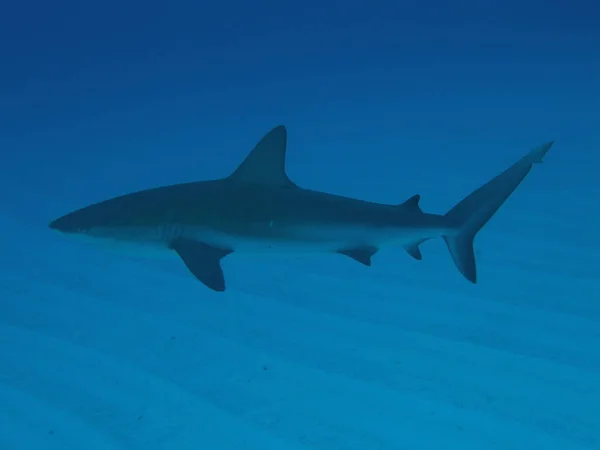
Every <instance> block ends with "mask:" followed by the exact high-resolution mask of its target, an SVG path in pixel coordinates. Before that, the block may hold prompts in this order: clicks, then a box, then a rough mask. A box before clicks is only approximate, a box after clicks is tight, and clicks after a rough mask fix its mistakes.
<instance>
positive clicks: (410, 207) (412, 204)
mask: <svg viewBox="0 0 600 450" xmlns="http://www.w3.org/2000/svg"><path fill="white" fill-rule="evenodd" d="M419 201H421V196H420V195H419V194H417V195H413V196H412V197H411V198H409V199H408V200H406V201H405V202H404V203H400V204H399V205H398V208H403V209H404V210H405V211H409V212H421V213H422V212H423V211H422V210H421V207H420V206H419Z"/></svg>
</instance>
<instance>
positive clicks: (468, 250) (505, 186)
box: [444, 141, 554, 283]
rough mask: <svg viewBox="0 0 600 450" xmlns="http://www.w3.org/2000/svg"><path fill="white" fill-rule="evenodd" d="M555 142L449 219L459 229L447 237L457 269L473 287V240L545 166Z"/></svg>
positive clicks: (496, 180)
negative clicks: (533, 169) (525, 181)
mask: <svg viewBox="0 0 600 450" xmlns="http://www.w3.org/2000/svg"><path fill="white" fill-rule="evenodd" d="M552 144H554V141H551V142H548V143H546V144H543V145H541V146H539V147H537V148H535V149H533V150H532V151H530V152H529V153H528V154H527V155H525V156H524V157H523V158H521V159H520V160H519V161H518V162H516V163H515V164H514V165H512V166H511V167H509V168H508V169H506V170H505V171H504V172H502V173H501V174H500V175H498V176H496V177H495V178H494V179H492V180H491V181H489V182H488V183H487V184H485V185H483V186H481V187H480V188H479V189H477V190H476V191H474V192H472V193H471V194H469V195H468V196H467V197H465V198H464V199H463V200H461V201H460V202H459V203H458V204H457V205H456V206H455V207H454V208H452V209H451V210H450V211H449V212H448V213H447V214H446V217H447V219H448V221H449V222H450V223H452V224H457V225H458V227H459V230H458V233H457V234H455V235H451V236H444V240H445V241H446V245H447V246H448V250H449V251H450V254H451V255H452V259H453V261H454V264H455V265H456V268H457V269H458V270H459V271H460V273H462V274H463V276H464V277H465V278H466V279H467V280H469V281H470V282H472V283H476V282H477V268H476V264H475V253H474V250H473V240H474V238H475V235H476V234H477V233H478V232H479V230H481V228H482V227H483V226H484V225H485V224H486V223H487V222H488V221H489V220H490V219H491V218H492V216H493V215H494V214H495V213H496V211H498V209H499V208H500V206H502V204H503V203H504V202H505V201H506V199H507V198H508V197H509V196H510V195H511V194H512V193H513V191H514V190H515V189H516V188H517V186H518V185H519V184H520V183H521V181H523V179H524V178H525V177H526V176H527V174H528V173H529V171H530V170H531V167H532V166H533V164H536V163H541V162H542V159H543V158H544V156H545V155H546V153H547V152H548V150H550V147H552Z"/></svg>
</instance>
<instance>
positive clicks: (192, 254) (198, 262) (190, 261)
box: [170, 239, 232, 292]
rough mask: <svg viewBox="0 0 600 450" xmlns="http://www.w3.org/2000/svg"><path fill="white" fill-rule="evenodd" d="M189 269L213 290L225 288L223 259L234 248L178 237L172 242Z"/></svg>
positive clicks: (173, 247)
mask: <svg viewBox="0 0 600 450" xmlns="http://www.w3.org/2000/svg"><path fill="white" fill-rule="evenodd" d="M170 247H171V249H173V250H174V251H175V252H176V253H177V254H178V255H179V257H180V258H181V259H182V261H183V262H184V264H185V265H186V267H187V268H188V270H189V271H190V272H191V273H192V275H194V276H195V277H196V278H197V279H198V280H199V281H201V282H202V283H203V284H204V285H205V286H206V287H208V288H210V289H212V290H213V291H217V292H223V291H224V290H225V276H224V275H223V269H222V268H221V259H223V258H224V257H225V256H227V255H229V254H230V253H232V250H226V249H222V248H216V247H213V246H211V245H208V244H205V243H203V242H199V241H195V240H192V239H177V240H176V241H173V242H172V243H171V246H170Z"/></svg>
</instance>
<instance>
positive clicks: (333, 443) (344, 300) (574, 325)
mask: <svg viewBox="0 0 600 450" xmlns="http://www.w3.org/2000/svg"><path fill="white" fill-rule="evenodd" d="M526 203H527V202H525V201H524V202H523V205H525V204H526ZM537 207H538V209H539V210H540V211H538V212H541V211H542V210H543V205H541V206H540V205H538V206H537ZM515 213H517V214H518V213H519V211H518V204H516V203H515V204H513V206H511V207H509V206H506V207H505V209H503V210H501V214H499V217H498V219H494V221H493V222H492V223H490V224H489V225H488V227H486V229H485V230H484V231H483V232H482V233H481V235H480V236H479V237H478V239H477V241H476V248H477V252H478V268H479V274H480V282H479V284H478V285H476V286H472V285H470V284H469V283H467V282H466V281H465V280H463V279H462V278H461V277H460V275H459V274H458V272H457V271H456V270H455V268H454V267H453V265H452V262H451V260H450V257H449V255H448V254H447V252H446V249H445V246H444V244H443V242H441V241H431V242H427V243H426V244H424V245H423V248H422V251H423V254H424V260H423V261H420V262H419V261H414V260H412V259H411V258H410V257H408V256H407V255H406V254H405V253H404V252H403V250H402V249H394V248H389V249H384V250H382V251H381V253H380V254H378V255H377V256H376V257H375V258H374V266H373V267H371V268H364V267H362V266H360V265H359V264H356V263H354V262H353V261H351V260H349V259H346V258H344V257H341V256H339V255H331V256H326V255H325V256H315V257H312V256H311V257H301V258H296V257H284V256H277V257H269V258H267V257H261V258H260V259H256V258H250V257H248V256H240V255H232V256H230V257H228V258H226V259H225V260H224V264H223V266H224V269H225V273H226V277H227V281H228V286H229V290H228V292H226V293H224V294H217V293H213V292H210V291H208V290H207V289H205V288H204V286H202V285H201V284H200V283H198V282H197V281H196V280H194V279H193V278H192V277H191V275H190V274H189V273H188V272H187V269H186V268H185V267H184V266H183V264H182V263H181V262H179V261H178V260H177V259H175V258H170V259H169V258H168V259H165V260H155V259H143V258H133V257H129V256H126V255H119V254H116V253H113V252H106V251H102V250H99V249H96V248H93V247H89V246H87V245H82V244H78V243H76V242H71V241H70V240H68V239H66V238H64V237H61V236H59V235H57V234H54V233H52V232H51V231H49V230H47V229H46V228H45V224H41V225H40V226H34V225H31V224H29V225H25V224H24V223H23V222H21V221H19V220H18V219H16V218H14V216H13V217H1V218H0V229H2V233H1V238H0V239H1V248H2V252H0V269H1V270H0V368H1V370H0V449H3V450H4V449H6V450H29V449H36V450H40V449H44V450H54V449H74V450H82V449H85V450H96V449H98V450H100V449H102V450H125V449H127V450H135V449H144V450H154V449H169V450H171V449H178V450H186V449H190V450H191V449H194V450H197V449H211V450H219V449H257V450H268V449H277V450H286V449H290V450H296V449H365V450H379V449H382V450H383V449H394V450H399V449H407V450H424V449H428V450H429V449H436V450H439V449H452V448H459V449H461V450H467V449H477V450H481V449H498V450H510V449H519V450H537V449H540V450H554V449H569V450H580V449H581V450H583V449H588V450H589V449H600V296H599V295H598V293H599V292H600V258H598V252H597V249H598V248H599V247H598V246H593V245H592V246H590V245H588V246H586V245H584V242H589V239H591V238H592V236H593V238H595V239H596V240H597V236H596V235H595V234H596V233H597V228H596V231H595V232H592V231H593V230H591V229H588V230H587V231H588V232H589V233H590V236H589V237H588V236H585V235H582V232H581V230H578V229H577V226H578V223H577V221H573V220H567V219H564V220H563V218H561V217H556V216H553V217H551V218H548V217H546V218H544V217H543V216H541V217H540V218H539V219H531V220H529V221H524V220H521V221H520V223H519V227H520V228H519V227H517V226H515V225H514V221H513V222H511V214H515ZM521 213H523V215H522V216H521V217H532V216H531V215H527V214H526V213H527V211H521ZM529 213H531V211H529ZM500 216H502V217H503V218H500ZM503 223H506V224H510V223H513V226H512V228H511V227H503ZM542 228H543V230H545V232H543V233H541V232H540V231H539V230H540V229H542ZM558 233H561V234H560V236H559V235H558ZM549 236H552V238H549Z"/></svg>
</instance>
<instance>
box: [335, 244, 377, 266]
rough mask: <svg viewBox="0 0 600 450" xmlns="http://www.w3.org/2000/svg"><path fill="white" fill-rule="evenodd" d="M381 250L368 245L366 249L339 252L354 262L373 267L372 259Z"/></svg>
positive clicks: (359, 248)
mask: <svg viewBox="0 0 600 450" xmlns="http://www.w3.org/2000/svg"><path fill="white" fill-rule="evenodd" d="M378 251H379V249H378V248H377V247H375V246H371V245H367V246H364V247H356V248H348V249H343V250H338V251H337V253H339V254H340V255H344V256H348V257H349V258H352V259H353V260H354V261H357V262H359V263H361V264H362V265H364V266H371V257H372V256H373V255H374V254H375V253H377V252H378Z"/></svg>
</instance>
